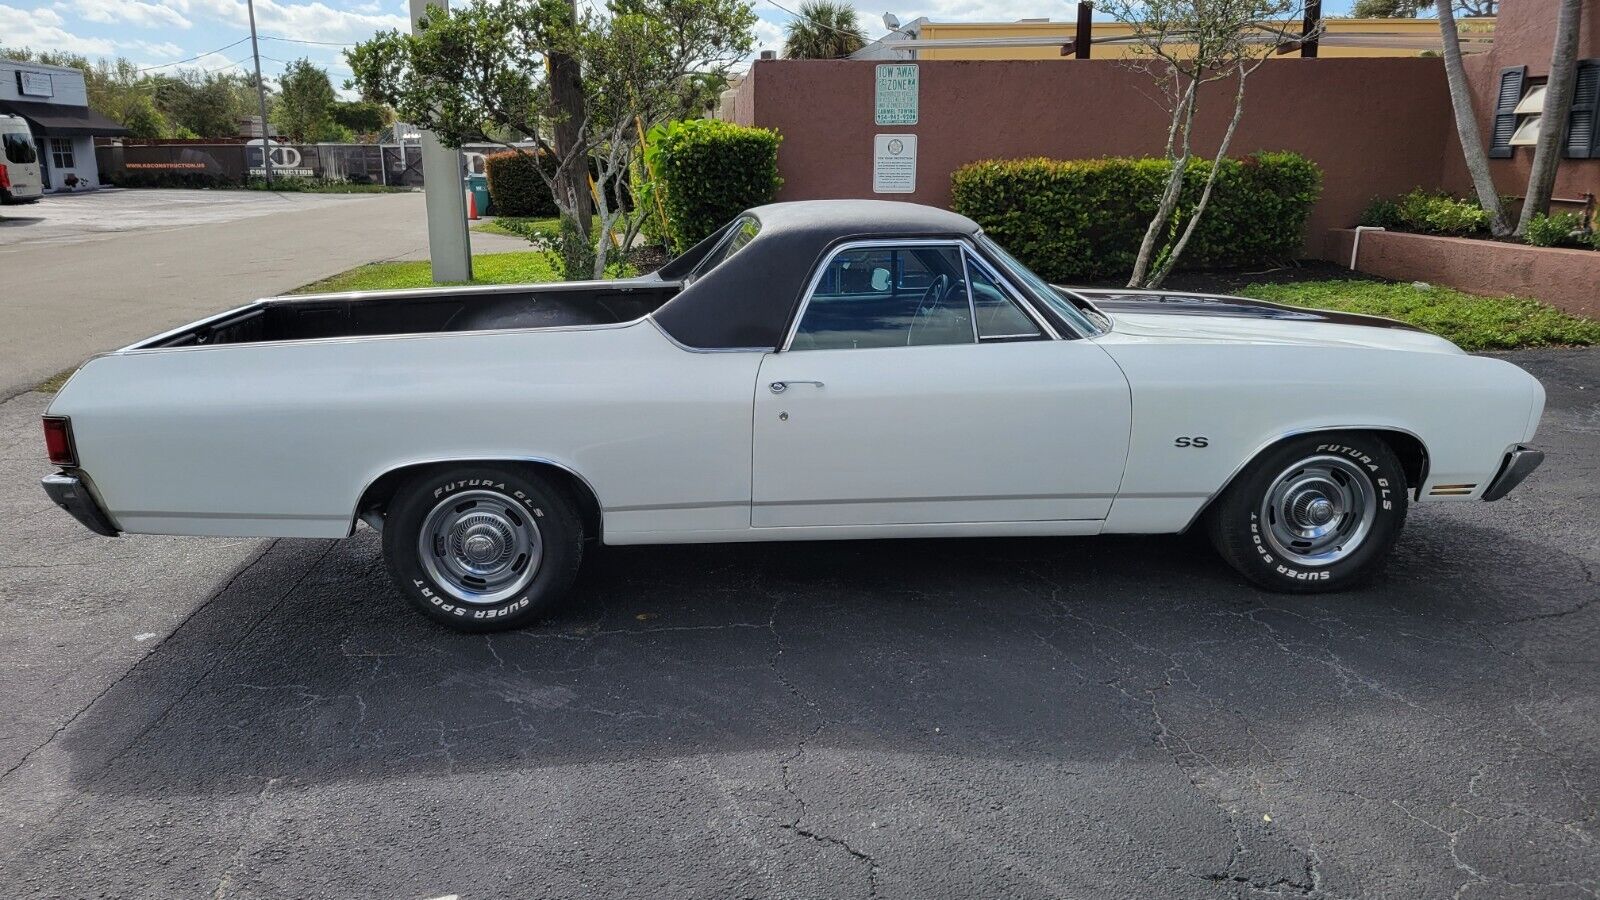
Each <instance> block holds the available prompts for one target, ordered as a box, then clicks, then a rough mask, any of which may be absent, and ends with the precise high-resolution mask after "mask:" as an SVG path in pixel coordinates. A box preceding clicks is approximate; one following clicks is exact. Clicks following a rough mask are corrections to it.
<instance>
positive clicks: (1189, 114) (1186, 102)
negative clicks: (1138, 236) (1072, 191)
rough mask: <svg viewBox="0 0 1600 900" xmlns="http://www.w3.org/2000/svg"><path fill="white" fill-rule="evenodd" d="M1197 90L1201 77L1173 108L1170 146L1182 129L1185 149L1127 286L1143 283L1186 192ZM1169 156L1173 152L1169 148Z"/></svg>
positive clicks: (1136, 286) (1151, 224)
mask: <svg viewBox="0 0 1600 900" xmlns="http://www.w3.org/2000/svg"><path fill="white" fill-rule="evenodd" d="M1198 90H1199V81H1198V80H1195V81H1191V82H1190V83H1189V89H1188V91H1187V92H1185V93H1184V94H1183V99H1182V100H1181V101H1180V102H1179V104H1178V105H1177V106H1176V107H1174V108H1173V110H1172V127H1171V129H1170V131H1169V137H1168V141H1167V144H1168V147H1169V148H1170V147H1171V146H1172V145H1173V141H1172V138H1171V135H1176V134H1180V133H1181V134H1182V137H1183V150H1182V152H1181V153H1179V154H1178V157H1177V158H1176V159H1174V160H1172V173H1171V174H1170V175H1168V176H1167V185H1166V189H1165V190H1164V191H1163V192H1162V194H1161V202H1160V203H1158V204H1157V205H1156V214H1155V217H1154V218H1152V219H1151V220H1150V224H1149V225H1147V226H1146V227H1145V230H1144V240H1142V241H1140V242H1139V255H1138V257H1136V258H1135V259H1134V261H1133V272H1132V273H1131V274H1130V275H1129V276H1128V287H1131V288H1138V287H1143V286H1144V280H1145V273H1147V272H1149V271H1150V259H1151V257H1152V256H1154V255H1155V249H1156V241H1157V239H1158V238H1159V237H1160V236H1161V234H1162V233H1164V232H1165V231H1166V230H1167V226H1168V225H1169V224H1170V223H1171V222H1172V214H1173V213H1174V212H1175V211H1176V210H1177V208H1178V200H1179V199H1180V198H1182V196H1183V176H1184V172H1185V170H1187V169H1188V168H1189V130H1190V128H1191V127H1193V124H1194V107H1195V94H1196V92H1197V91H1198ZM1168 156H1171V152H1170V150H1169V152H1168Z"/></svg>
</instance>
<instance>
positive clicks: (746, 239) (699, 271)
mask: <svg viewBox="0 0 1600 900" xmlns="http://www.w3.org/2000/svg"><path fill="white" fill-rule="evenodd" d="M760 233H761V223H760V222H758V221H756V219H755V217H754V216H744V217H743V218H741V219H739V221H737V222H735V223H733V227H732V228H730V229H728V236H727V237H726V238H725V239H723V241H722V243H721V244H720V245H719V246H717V248H716V249H714V250H712V251H711V252H710V253H707V254H706V258H705V259H703V260H701V261H700V265H699V266H697V267H696V268H695V270H694V272H693V273H692V274H690V276H689V277H688V279H687V280H688V281H695V280H698V279H700V278H703V277H704V276H705V274H706V273H707V272H710V271H711V270H712V269H715V268H716V267H717V266H720V265H722V263H723V262H724V261H725V260H726V259H727V258H728V257H730V256H732V255H734V254H735V253H738V252H739V251H740V250H742V249H744V246H745V245H746V244H748V243H750V241H752V240H753V239H755V236H756V235H757V234H760Z"/></svg>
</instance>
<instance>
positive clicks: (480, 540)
mask: <svg viewBox="0 0 1600 900" xmlns="http://www.w3.org/2000/svg"><path fill="white" fill-rule="evenodd" d="M500 550H501V545H500V538H499V536H498V535H496V534H495V533H494V531H493V529H490V528H487V527H482V526H480V527H479V528H475V529H473V530H472V531H471V532H469V533H468V534H467V536H466V538H465V539H464V540H462V542H461V555H462V556H465V557H466V558H467V560H468V561H469V562H471V563H472V564H474V565H479V566H481V565H485V564H487V563H491V562H494V561H495V560H496V559H498V558H499V556H500Z"/></svg>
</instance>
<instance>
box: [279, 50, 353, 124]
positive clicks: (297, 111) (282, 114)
mask: <svg viewBox="0 0 1600 900" xmlns="http://www.w3.org/2000/svg"><path fill="white" fill-rule="evenodd" d="M278 88H279V94H278V104H277V107H276V108H275V109H274V110H273V111H272V122H273V124H274V125H277V126H278V128H279V129H280V130H281V131H282V132H283V134H284V135H285V136H286V137H288V138H289V140H291V141H294V142H295V143H307V142H310V141H318V140H322V139H323V138H324V137H325V136H326V135H327V133H328V132H329V131H330V130H331V129H332V126H333V116H332V112H333V104H334V101H335V100H337V99H338V97H337V95H336V94H334V92H333V82H331V81H329V80H328V73H327V72H325V71H323V70H322V69H319V68H317V67H316V66H314V65H312V64H311V60H309V59H299V60H296V61H294V62H292V63H290V64H289V66H288V68H286V69H284V70H283V77H282V78H280V79H278Z"/></svg>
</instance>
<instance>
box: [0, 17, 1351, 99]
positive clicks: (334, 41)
mask: <svg viewBox="0 0 1600 900" xmlns="http://www.w3.org/2000/svg"><path fill="white" fill-rule="evenodd" d="M583 2H594V0H583ZM799 2H800V0H756V13H757V15H758V16H759V17H760V21H759V22H758V23H757V24H756V42H757V50H758V51H759V50H780V49H781V47H782V45H783V26H784V23H786V22H788V21H790V20H791V19H793V18H794V17H793V16H792V15H791V14H790V13H788V12H786V11H785V10H784V9H783V8H782V7H787V8H788V9H797V8H798V5H799ZM868 2H871V0H868ZM877 2H878V3H880V4H894V5H892V6H888V7H887V8H879V7H878V6H871V7H868V6H863V5H860V4H859V3H857V5H856V8H857V11H858V12H859V14H860V21H861V24H862V26H863V27H864V28H865V29H866V32H867V34H868V36H869V37H878V36H881V35H882V34H883V33H884V28H883V25H882V18H883V13H885V12H892V13H894V14H895V15H896V16H898V17H899V18H900V21H901V22H909V21H911V20H912V19H915V18H917V17H918V16H927V17H929V18H930V19H933V20H935V21H946V22H948V21H986V22H997V21H998V22H1008V21H1014V20H1016V19H1022V18H1045V17H1048V18H1052V19H1056V20H1058V21H1071V20H1072V19H1073V17H1074V16H1075V14H1076V13H1075V12H1074V9H1075V7H1074V5H1073V4H1072V3H1067V2H1061V0H877ZM900 2H909V5H906V6H900V5H898V3H900ZM1350 2H1351V0H1328V2H1327V3H1326V6H1325V7H1324V8H1325V10H1326V12H1327V13H1329V14H1335V13H1341V12H1345V11H1347V10H1348V8H1349V6H1350ZM780 4H781V6H780ZM255 7H256V27H257V30H258V32H259V34H260V35H261V36H262V40H261V70H262V74H263V75H265V76H266V77H267V78H269V79H274V80H275V79H276V77H277V76H278V75H279V74H280V73H281V72H282V71H283V69H284V66H285V65H287V64H288V63H289V62H291V61H293V60H296V59H299V58H301V57H307V58H309V59H310V60H311V61H312V62H314V63H316V64H317V65H319V66H321V67H323V68H325V69H327V70H328V73H329V75H331V76H332V78H333V82H334V84H335V85H340V84H341V83H342V82H343V80H344V79H346V78H349V77H350V70H349V67H348V66H347V65H346V64H345V61H344V58H343V57H342V56H341V50H342V49H343V45H347V44H349V43H352V42H355V41H360V40H363V39H365V38H367V37H369V36H371V35H372V34H373V33H374V32H376V31H380V30H384V29H388V28H406V27H408V24H409V19H408V18H407V9H408V7H407V4H406V2H405V0H307V2H299V0H257V2H256V4H255ZM249 34H250V26H249V20H248V18H247V14H246V9H245V0H0V47H18V46H21V47H31V48H33V49H36V50H68V51H72V52H74V53H81V54H83V55H85V56H87V57H89V58H90V59H96V58H99V57H106V58H114V57H119V56H121V57H126V58H128V59H130V60H132V61H133V62H134V63H135V64H136V65H138V66H141V67H152V68H151V70H152V71H165V72H171V71H175V70H177V69H179V68H189V69H195V70H202V71H220V70H225V69H232V70H233V71H238V72H245V71H248V70H249V68H250V66H251V59H250V42H249V40H248V37H249ZM752 55H754V54H752ZM180 61H181V62H180ZM173 63H178V64H177V65H171V64H173Z"/></svg>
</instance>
